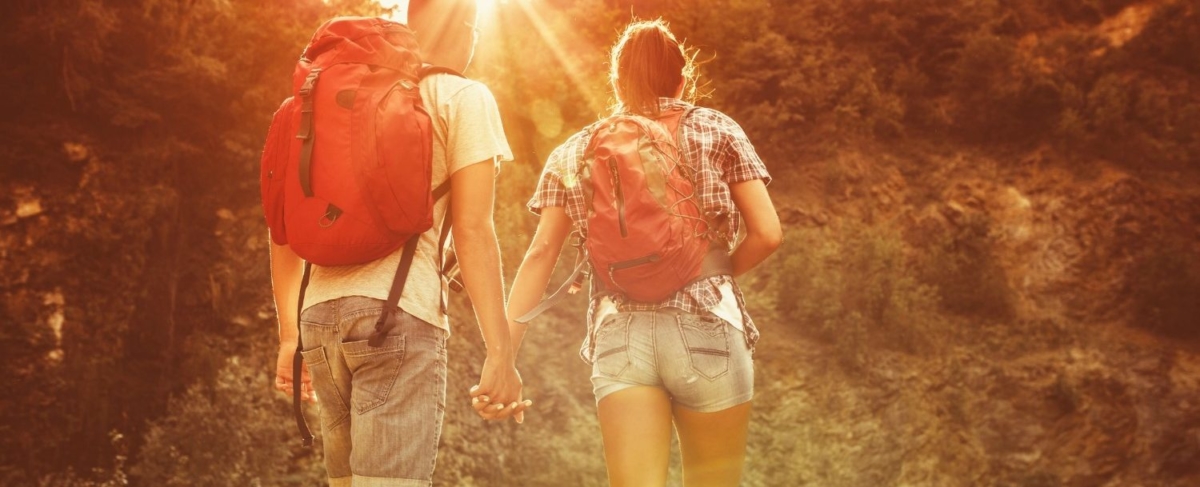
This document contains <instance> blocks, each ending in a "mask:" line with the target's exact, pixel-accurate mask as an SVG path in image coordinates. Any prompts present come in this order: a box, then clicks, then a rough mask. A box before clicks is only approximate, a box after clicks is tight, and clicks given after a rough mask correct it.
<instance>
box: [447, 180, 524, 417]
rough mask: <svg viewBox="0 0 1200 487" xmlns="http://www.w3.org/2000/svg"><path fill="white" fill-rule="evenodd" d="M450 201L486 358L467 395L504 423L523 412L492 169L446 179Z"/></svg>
mask: <svg viewBox="0 0 1200 487" xmlns="http://www.w3.org/2000/svg"><path fill="white" fill-rule="evenodd" d="M450 181H451V183H450V201H451V212H452V218H453V224H454V227H453V231H454V247H455V251H456V252H457V254H458V264H459V268H460V269H462V279H463V286H464V287H465V288H466V290H467V295H468V296H470V298H471V304H472V305H473V306H474V308H475V318H476V320H478V322H479V331H480V333H481V334H482V335H483V341H484V343H485V345H486V346H487V357H486V358H485V359H484V362H483V371H482V372H480V377H479V385H478V388H477V389H474V388H473V389H472V392H471V394H472V395H482V396H486V397H487V398H488V402H489V403H490V404H491V405H490V406H488V407H489V408H490V409H489V410H488V413H489V414H487V415H485V417H487V418H489V419H503V418H506V417H508V416H509V415H511V414H513V413H514V412H519V411H520V410H521V409H524V406H523V405H521V404H520V403H521V376H520V375H519V374H518V373H517V369H516V365H515V357H514V355H513V347H512V342H511V340H510V339H509V334H508V316H507V315H506V314H505V312H504V284H503V283H504V276H503V270H502V268H501V263H500V243H499V241H497V239H496V227H495V224H494V222H493V219H492V208H493V206H494V204H495V193H496V166H495V163H494V161H492V160H486V161H481V162H478V163H475V164H471V165H469V166H466V167H464V168H462V169H459V170H458V171H455V172H454V174H453V175H452V176H451V180H450Z"/></svg>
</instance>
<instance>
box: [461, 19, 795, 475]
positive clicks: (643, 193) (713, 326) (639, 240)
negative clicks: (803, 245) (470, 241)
mask: <svg viewBox="0 0 1200 487" xmlns="http://www.w3.org/2000/svg"><path fill="white" fill-rule="evenodd" d="M694 57H695V56H694V53H690V52H689V51H688V50H687V49H685V48H684V47H683V46H682V45H681V44H680V43H679V42H678V41H677V40H676V39H675V36H674V35H673V34H672V33H671V31H670V30H669V28H668V26H667V25H666V24H665V23H664V22H662V21H661V20H656V21H635V22H633V23H631V24H630V25H628V26H627V28H626V29H625V31H624V33H623V34H622V36H621V37H620V39H619V40H618V41H617V43H616V45H615V46H614V47H613V50H612V54H611V66H612V69H611V73H610V80H611V83H612V88H613V90H614V92H615V95H616V98H617V100H618V105H617V106H616V107H615V108H614V110H613V116H612V117H610V118H609V119H606V120H605V121H602V122H600V123H598V124H595V125H593V126H591V127H589V128H587V129H584V130H583V131H581V132H580V133H578V134H576V135H574V136H572V137H571V138H570V139H568V140H567V141H566V142H564V143H563V144H562V145H561V146H559V147H558V148H557V149H556V150H555V151H554V152H553V154H551V156H550V158H549V160H548V162H547V163H546V167H545V169H544V171H543V173H542V176H541V179H540V181H539V184H538V189H537V191H536V193H535V194H534V195H533V197H532V199H531V200H530V202H529V208H530V209H531V210H532V211H533V212H534V213H537V214H538V215H540V219H539V222H538V227H537V231H536V233H535V235H534V237H533V241H532V243H531V245H530V248H529V251H528V252H527V254H526V256H525V258H524V261H523V262H522V263H521V267H520V269H519V270H518V272H517V277H516V281H515V283H514V284H513V289H512V294H511V296H510V299H509V316H510V317H518V316H522V315H524V314H526V313H527V312H529V311H530V310H532V309H534V308H535V307H537V305H538V303H539V300H540V298H541V296H542V293H543V291H544V290H545V289H546V287H547V285H548V283H549V280H550V275H551V273H552V271H553V269H554V265H555V262H556V261H557V259H558V256H559V252H560V250H561V248H562V247H563V244H564V242H565V241H566V239H567V238H568V236H571V235H573V234H574V235H578V236H579V238H578V241H579V242H581V243H580V244H579V247H580V248H581V252H585V254H581V255H586V256H587V257H586V258H587V260H588V261H590V267H591V268H592V269H593V272H592V278H593V279H592V288H593V289H592V291H593V293H592V298H591V302H590V306H589V312H588V315H589V316H588V322H589V324H588V337H587V339H586V340H585V341H584V344H583V347H582V350H581V354H582V356H583V358H584V360H586V361H588V362H589V363H591V364H592V366H593V373H592V385H593V389H594V391H595V395H596V402H597V408H598V411H599V419H600V427H601V433H602V435H603V439H604V452H605V461H606V463H607V467H608V475H609V481H610V483H611V484H612V485H613V486H661V485H664V484H665V483H666V478H667V466H668V461H669V454H670V445H671V429H672V427H674V429H675V431H676V432H677V434H678V436H679V441H680V447H681V451H682V455H683V475H684V483H685V485H686V486H687V487H696V486H735V485H738V482H739V480H740V477H741V473H742V466H743V464H744V457H745V450H746V432H747V428H748V423H749V417H750V404H751V398H752V397H753V393H754V366H753V362H752V361H751V355H752V353H753V349H754V343H755V341H756V339H757V338H758V331H757V329H756V328H755V325H754V322H753V321H752V320H751V319H750V316H749V315H748V314H747V312H746V307H745V303H744V301H743V299H742V294H741V290H740V289H739V288H738V285H737V282H736V281H735V280H734V277H735V276H737V275H740V274H742V273H744V272H746V271H748V270H750V269H751V268H753V267H754V266H756V265H758V264H759V263H760V262H762V261H763V260H764V259H765V258H767V256H769V255H770V254H771V253H772V252H773V251H774V250H775V249H776V248H777V247H778V246H779V243H780V240H781V235H782V233H781V229H780V225H779V219H778V217H777V216H776V213H775V209H774V206H773V205H772V203H771V199H770V197H769V195H768V194H767V189H766V185H767V183H768V182H769V181H770V176H769V175H768V174H767V170H766V167H765V166H764V165H763V163H762V161H761V160H760V159H759V158H758V155H757V154H756V152H755V150H754V147H753V146H752V145H751V144H750V142H749V140H748V139H747V137H746V135H745V133H744V132H743V131H742V129H741V127H739V126H738V124H737V123H736V122H734V121H733V120H732V119H731V118H729V117H728V116H726V115H725V114H723V113H721V112H719V111H717V110H713V109H710V108H697V107H695V106H694V105H692V104H691V103H689V102H688V101H685V99H693V98H694V94H695V86H696V83H695V70H694V65H693V59H694ZM651 120H655V121H657V122H650V121H651ZM622 134H624V135H622ZM664 141H665V142H664ZM671 142H673V143H671ZM629 161H634V162H638V163H637V164H631V163H630V162H629ZM639 205H640V206H639ZM742 230H744V234H745V238H744V239H743V240H742V241H741V242H740V244H737V245H736V246H735V245H734V242H735V237H736V236H737V235H738V233H739V231H742ZM697 242H699V243H697ZM647 246H649V248H651V249H652V250H649V251H647V250H644V249H642V248H641V247H647ZM642 252H649V253H648V254H640V253H642ZM622 253H624V254H629V255H644V256H643V257H641V258H622V257H618V255H619V254H622ZM606 259H607V260H606ZM622 259H626V260H622ZM520 321H524V320H520ZM510 327H511V331H512V335H513V339H514V346H515V344H519V343H520V339H521V337H522V336H523V335H524V332H525V325H524V324H523V323H518V322H517V321H513V322H512V323H510ZM476 408H477V409H479V410H480V411H481V412H482V414H485V416H486V414H487V411H488V410H487V408H486V404H482V403H481V404H477V406H476Z"/></svg>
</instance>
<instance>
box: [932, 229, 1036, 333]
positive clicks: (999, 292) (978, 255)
mask: <svg viewBox="0 0 1200 487" xmlns="http://www.w3.org/2000/svg"><path fill="white" fill-rule="evenodd" d="M990 227H991V224H990V220H989V218H988V217H987V216H986V215H984V214H976V213H971V214H967V215H964V216H963V220H962V221H961V222H959V224H958V226H956V227H954V228H952V229H951V230H949V231H948V232H947V233H946V234H945V235H943V236H942V238H941V239H939V240H938V241H935V242H934V243H933V244H932V245H931V246H930V248H927V249H922V250H923V252H922V253H921V254H920V255H921V257H920V259H921V265H920V267H919V268H920V269H921V272H920V275H921V280H922V282H925V283H927V284H929V285H931V286H936V287H937V289H938V295H939V296H940V298H941V299H940V302H941V305H942V308H943V309H945V310H946V311H949V312H951V313H956V314H959V315H964V316H970V317H973V318H976V319H979V320H984V321H989V322H997V323H1005V322H1007V321H1008V320H1009V319H1011V318H1013V317H1014V315H1015V311H1014V309H1013V306H1014V304H1013V299H1014V298H1013V291H1012V287H1011V286H1010V285H1009V284H1008V276H1007V275H1006V274H1005V272H1004V267H1003V266H1002V265H1001V264H1000V262H998V261H997V260H996V256H995V254H994V252H993V250H992V247H991V246H992V238H991V237H990V235H989V231H990Z"/></svg>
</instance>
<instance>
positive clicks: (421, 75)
mask: <svg viewBox="0 0 1200 487" xmlns="http://www.w3.org/2000/svg"><path fill="white" fill-rule="evenodd" d="M435 74H451V75H454V76H458V77H459V78H463V79H469V78H467V77H466V76H463V74H462V73H460V72H458V71H455V70H453V69H450V68H447V67H445V66H435V65H432V64H422V65H421V69H420V70H419V71H417V78H418V79H425V77H427V76H433V75H435Z"/></svg>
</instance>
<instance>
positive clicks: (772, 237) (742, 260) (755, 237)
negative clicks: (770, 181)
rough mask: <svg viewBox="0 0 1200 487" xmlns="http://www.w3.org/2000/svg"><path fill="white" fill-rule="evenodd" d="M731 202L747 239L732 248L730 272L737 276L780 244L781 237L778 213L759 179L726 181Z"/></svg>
mask: <svg viewBox="0 0 1200 487" xmlns="http://www.w3.org/2000/svg"><path fill="white" fill-rule="evenodd" d="M729 191H730V193H731V194H732V196H733V204H734V205H736V206H737V209H738V211H739V212H741V214H742V219H743V220H745V222H746V239H745V240H743V241H742V243H741V245H738V247H737V249H735V250H734V251H733V256H732V260H733V275H734V276H740V275H742V274H745V273H746V271H749V270H750V269H753V268H754V266H756V265H758V264H759V263H761V262H762V261H763V260H765V259H766V258H767V257H769V256H770V255H771V254H772V253H774V252H775V249H777V248H779V244H780V243H781V242H782V241H783V229H782V228H781V227H780V226H779V215H778V214H777V213H775V204H774V203H772V202H771V196H770V195H769V194H767V186H766V184H765V183H763V180H761V179H752V180H749V181H742V182H740V183H733V184H730V185H729Z"/></svg>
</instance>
